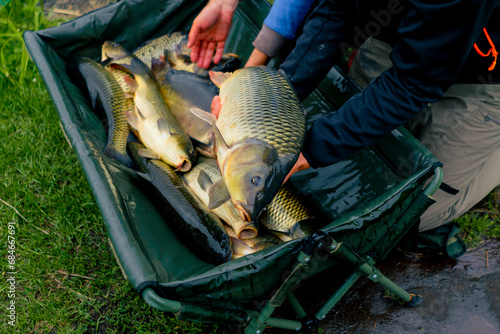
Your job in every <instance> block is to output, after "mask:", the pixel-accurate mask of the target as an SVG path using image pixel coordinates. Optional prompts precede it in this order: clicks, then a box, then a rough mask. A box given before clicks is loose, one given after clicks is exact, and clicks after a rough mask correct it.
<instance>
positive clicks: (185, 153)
mask: <svg viewBox="0 0 500 334" xmlns="http://www.w3.org/2000/svg"><path fill="white" fill-rule="evenodd" d="M110 66H111V67H113V68H114V67H117V68H120V69H125V70H127V71H129V72H130V73H132V74H133V76H134V79H131V78H130V77H125V78H124V80H125V81H126V83H127V84H128V85H129V86H130V88H131V90H132V92H133V94H134V95H133V96H134V104H135V110H134V112H127V113H126V117H127V121H128V122H129V124H130V126H131V127H132V128H134V129H135V130H136V131H137V132H138V133H139V136H140V139H141V141H142V143H143V144H144V146H146V148H147V150H143V151H141V154H143V155H147V156H149V157H152V158H158V159H161V160H163V161H164V162H166V163H167V164H169V165H170V166H172V167H174V168H175V169H176V170H179V171H182V172H186V171H188V170H190V169H191V166H193V164H194V162H195V151H194V148H193V144H192V142H191V140H190V139H189V137H188V136H187V135H186V134H185V133H184V131H182V128H181V127H180V125H179V124H178V122H177V120H176V119H175V117H174V116H173V115H172V113H171V111H170V110H169V108H168V106H167V105H166V104H165V101H164V100H163V98H162V96H161V94H160V91H159V89H158V85H157V84H156V81H155V79H154V78H153V76H152V74H151V73H150V71H149V69H148V68H147V67H146V66H145V65H144V63H143V62H142V61H140V60H139V59H138V58H137V57H135V56H133V55H130V56H128V57H125V58H122V59H118V60H116V61H115V60H113V62H112V63H111V64H110Z"/></svg>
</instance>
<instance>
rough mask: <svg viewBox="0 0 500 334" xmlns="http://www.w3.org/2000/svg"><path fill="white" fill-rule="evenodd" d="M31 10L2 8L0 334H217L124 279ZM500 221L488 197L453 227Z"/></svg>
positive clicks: (475, 231)
mask: <svg viewBox="0 0 500 334" xmlns="http://www.w3.org/2000/svg"><path fill="white" fill-rule="evenodd" d="M37 3H38V2H37V1H36V0H29V1H24V2H22V1H11V2H10V3H9V4H7V5H6V6H2V7H0V39H1V40H2V43H1V45H0V101H2V112H1V113H0V134H1V136H2V140H1V141H0V161H1V163H0V254H1V255H2V258H3V259H4V261H3V262H2V271H1V279H2V283H1V284H0V288H1V291H2V294H1V298H0V299H1V301H2V303H1V304H0V308H1V310H2V311H0V316H1V317H2V319H1V321H0V332H2V333H16V332H17V333H210V332H212V333H215V332H221V329H219V328H218V327H216V326H207V325H200V324H195V323H191V322H184V321H178V320H176V319H175V318H174V317H173V316H172V315H171V314H166V313H163V312H160V311H157V310H155V309H153V308H151V307H149V306H148V305H147V304H146V303H145V302H144V300H143V299H142V298H140V297H139V296H138V295H137V294H136V293H135V292H134V290H133V289H132V287H131V286H130V285H129V284H128V282H126V281H125V280H124V279H123V277H122V275H121V271H120V269H119V267H118V265H117V264H116V262H115V259H114V258H113V255H112V252H111V250H110V247H109V245H108V239H107V234H106V231H105V228H104V223H103V220H102V218H101V215H100V212H99V210H98V208H97V205H96V203H95V200H94V198H93V195H92V193H91V190H90V187H89V185H88V183H87V181H86V178H85V175H84V174H83V171H82V169H81V167H80V165H79V163H78V160H77V157H76V155H75V153H74V152H73V151H72V150H71V148H70V147H69V146H68V144H67V143H66V140H65V138H64V136H63V134H62V132H61V130H60V128H59V119H58V116H57V113H56V111H55V110H54V108H53V105H52V102H51V101H50V98H49V96H48V94H47V91H46V89H45V87H44V85H43V82H42V80H41V78H40V76H39V74H38V71H37V69H36V68H35V66H34V64H33V63H32V62H31V61H29V56H28V54H27V52H26V50H25V49H24V46H23V42H22V32H23V31H25V30H38V29H43V28H47V27H49V26H52V25H55V24H58V23H59V22H57V21H48V20H47V19H46V18H45V16H44V15H43V12H42V10H41V8H40V7H39V6H38V5H37ZM478 210H479V211H478ZM499 217H500V212H499V208H498V205H497V204H496V203H495V202H494V196H493V195H490V197H488V198H487V199H486V200H485V201H483V202H482V204H481V206H480V207H479V209H477V208H476V209H475V211H472V212H470V213H468V214H466V215H464V216H463V217H461V218H460V219H459V222H460V224H461V226H462V229H463V233H464V238H465V240H466V242H467V243H468V244H469V245H475V244H476V243H477V242H479V241H481V240H483V239H485V238H492V237H496V238H498V237H500V227H499V226H498V218H499ZM8 222H14V223H15V226H16V228H15V240H16V250H15V253H16V263H15V266H16V271H17V275H16V283H17V291H16V298H15V300H16V312H17V324H16V328H15V329H14V330H13V329H12V328H10V327H8V325H7V321H6V314H5V313H4V311H3V310H5V308H6V307H7V305H8V304H7V303H8V302H9V301H10V299H9V298H7V284H6V280H7V278H8V276H9V275H8V271H9V269H8V268H7V255H8V253H7V245H8V244H7V236H8V231H9V230H8V224H7V223H8Z"/></svg>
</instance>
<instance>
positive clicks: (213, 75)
mask: <svg viewBox="0 0 500 334" xmlns="http://www.w3.org/2000/svg"><path fill="white" fill-rule="evenodd" d="M208 74H209V75H210V80H212V82H213V83H214V84H215V85H216V86H217V87H219V88H220V86H221V85H222V83H223V82H224V81H226V80H227V79H229V77H230V76H231V75H233V72H214V71H210V72H208Z"/></svg>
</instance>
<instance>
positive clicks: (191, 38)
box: [187, 20, 203, 48]
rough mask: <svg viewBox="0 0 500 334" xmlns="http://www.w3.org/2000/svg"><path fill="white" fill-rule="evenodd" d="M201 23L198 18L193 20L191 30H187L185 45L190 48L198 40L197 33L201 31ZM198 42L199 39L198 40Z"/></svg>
mask: <svg viewBox="0 0 500 334" xmlns="http://www.w3.org/2000/svg"><path fill="white" fill-rule="evenodd" d="M202 30H203V29H202V28H201V25H200V24H199V23H198V20H194V22H193V25H192V26H191V30H189V35H188V43H187V47H188V48H191V47H192V46H193V45H195V43H196V42H197V41H198V35H199V34H200V33H201V32H202ZM198 42H199V41H198Z"/></svg>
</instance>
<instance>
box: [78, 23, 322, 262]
mask: <svg viewBox="0 0 500 334" xmlns="http://www.w3.org/2000/svg"><path fill="white" fill-rule="evenodd" d="M186 45H187V35H186V34H185V33H180V32H174V33H171V34H167V35H164V36H161V37H159V38H157V39H154V40H152V41H149V42H146V43H145V44H144V45H143V46H141V47H139V48H138V49H136V50H134V51H132V52H131V51H128V50H127V49H126V48H124V47H123V46H121V45H119V44H118V43H115V42H112V41H107V42H105V43H104V44H103V47H102V59H101V62H96V61H94V60H92V59H89V58H81V59H79V61H78V63H77V67H78V70H79V73H81V75H82V76H83V78H84V80H85V82H86V84H87V88H88V91H89V93H90V97H91V100H92V103H93V106H94V108H96V106H97V103H98V102H100V105H101V106H102V108H103V109H104V111H105V114H106V118H107V121H108V140H107V143H106V145H105V147H104V149H103V152H104V153H105V154H106V155H107V156H108V157H110V158H113V159H115V160H117V161H119V162H120V163H122V164H124V165H125V166H127V167H130V168H133V169H134V170H136V172H137V173H138V174H139V175H141V176H142V177H144V178H145V179H147V180H148V181H149V182H147V184H148V185H149V186H150V187H151V189H152V190H153V193H152V195H151V196H152V198H153V199H154V201H155V202H156V204H157V205H158V207H159V210H160V211H161V213H162V214H164V215H166V216H168V217H169V221H170V220H172V221H175V224H174V223H172V224H171V227H172V228H173V229H174V230H175V231H176V233H178V234H179V236H180V237H181V238H182V239H183V240H184V241H185V242H186V244H188V245H189V246H191V247H190V248H191V249H192V251H193V252H195V253H196V254H198V256H199V257H200V258H202V259H203V260H205V261H207V262H210V263H214V264H220V263H223V262H226V261H228V260H230V259H231V258H237V257H240V256H243V255H247V254H250V253H253V252H255V251H258V250H260V249H263V248H265V247H268V246H270V245H275V244H278V243H281V242H283V241H288V240H292V239H295V238H302V237H305V236H307V235H309V234H311V233H313V232H314V231H315V230H316V229H317V221H316V219H315V218H314V216H313V215H312V213H311V212H310V211H309V210H308V209H307V208H306V207H305V206H304V204H303V203H302V202H301V201H300V200H299V199H298V197H297V196H296V195H295V194H294V193H293V192H292V191H291V190H290V189H288V188H287V187H286V186H282V184H283V181H284V179H285V177H286V175H287V174H288V172H289V171H290V169H291V168H292V167H293V165H294V164H295V162H296V160H297V158H298V155H299V152H300V149H301V147H302V143H303V140H304V135H305V131H306V122H305V116H304V112H303V109H302V106H301V104H300V101H299V100H298V98H297V95H296V94H295V91H294V90H293V88H292V86H291V84H290V82H289V81H288V79H287V77H286V76H285V75H284V74H283V73H281V72H279V71H275V70H272V69H270V68H267V67H264V66H259V67H248V68H242V69H238V68H239V66H240V60H239V58H238V56H237V55H234V54H225V55H224V56H223V58H222V61H221V62H220V63H219V64H212V66H211V69H210V70H205V69H202V68H199V67H197V66H196V64H194V63H191V61H190V53H189V49H188V48H187V47H186ZM211 109H212V111H217V112H216V113H215V114H218V117H216V116H215V115H214V114H212V113H211V112H210V111H211ZM215 109H217V110H215Z"/></svg>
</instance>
